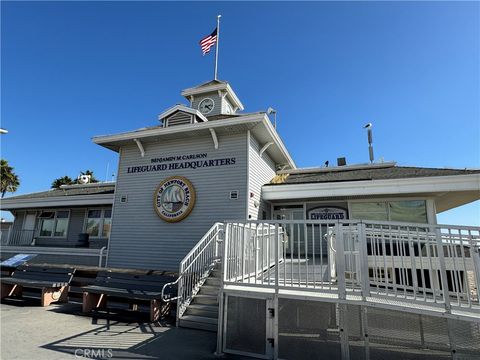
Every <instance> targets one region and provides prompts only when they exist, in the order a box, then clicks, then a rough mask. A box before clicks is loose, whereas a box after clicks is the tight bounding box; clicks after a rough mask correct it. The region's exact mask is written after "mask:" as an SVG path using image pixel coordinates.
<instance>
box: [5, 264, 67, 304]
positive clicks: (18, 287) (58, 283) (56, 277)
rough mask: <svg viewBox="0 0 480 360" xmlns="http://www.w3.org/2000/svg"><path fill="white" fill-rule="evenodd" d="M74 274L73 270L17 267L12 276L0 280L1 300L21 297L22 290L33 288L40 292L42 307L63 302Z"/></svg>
mask: <svg viewBox="0 0 480 360" xmlns="http://www.w3.org/2000/svg"><path fill="white" fill-rule="evenodd" d="M74 272H75V269H73V268H63V269H62V268H45V267H39V266H19V267H18V268H17V269H15V271H14V273H13V274H12V276H10V277H7V278H2V279H1V283H2V288H1V298H2V300H3V299H4V298H6V297H10V296H16V297H21V296H22V293H23V288H33V289H41V290H42V298H41V303H42V306H48V305H50V304H51V303H52V302H65V301H67V298H68V286H69V284H70V281H71V280H72V277H73V274H74Z"/></svg>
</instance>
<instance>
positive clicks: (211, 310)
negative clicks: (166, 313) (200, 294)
mask: <svg viewBox="0 0 480 360" xmlns="http://www.w3.org/2000/svg"><path fill="white" fill-rule="evenodd" d="M185 314H186V315H195V316H203V317H208V318H213V319H216V318H218V306H215V305H200V304H190V305H189V306H188V308H187V311H186V312H185Z"/></svg>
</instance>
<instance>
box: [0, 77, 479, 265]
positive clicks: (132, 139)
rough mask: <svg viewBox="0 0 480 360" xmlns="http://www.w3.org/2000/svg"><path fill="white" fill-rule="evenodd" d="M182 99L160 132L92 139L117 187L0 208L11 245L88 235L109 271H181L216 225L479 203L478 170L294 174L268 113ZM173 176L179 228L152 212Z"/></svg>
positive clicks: (162, 119)
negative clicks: (181, 208) (113, 158)
mask: <svg viewBox="0 0 480 360" xmlns="http://www.w3.org/2000/svg"><path fill="white" fill-rule="evenodd" d="M182 95H183V96H184V97H185V98H186V99H187V101H188V102H189V106H186V105H175V106H173V107H171V108H169V109H168V110H166V111H165V112H163V113H162V114H161V115H159V124H158V125H156V126H152V127H146V128H142V129H138V130H135V131H131V132H127V133H121V134H114V135H106V136H96V137H94V138H93V141H94V142H95V143H96V144H98V145H100V146H103V147H105V148H107V149H110V150H112V151H115V152H118V154H119V167H118V175H117V181H116V188H115V185H114V184H111V183H105V184H103V183H102V184H88V185H71V186H62V188H61V189H58V190H50V191H46V192H40V193H35V194H28V195H21V196H14V197H10V198H6V199H4V200H3V201H2V209H3V210H10V211H12V213H13V214H14V215H15V223H14V225H13V228H12V233H11V235H10V242H9V243H8V245H31V244H32V243H33V239H35V242H34V244H35V245H36V246H42V247H72V246H76V245H77V244H78V240H79V236H80V234H83V233H88V234H89V235H90V247H91V248H101V247H103V246H107V239H109V240H108V266H112V267H130V268H149V269H161V270H177V269H178V265H179V262H180V260H181V259H182V258H183V257H184V256H185V255H186V254H187V253H188V252H189V251H190V249H191V248H192V247H193V246H194V245H195V244H196V243H197V242H198V241H199V240H200V239H201V237H202V236H203V235H204V234H205V233H206V232H207V230H208V229H209V228H210V227H211V226H212V224H214V223H215V222H218V221H224V220H229V219H247V220H257V219H289V220H294V219H295V220H300V219H329V218H330V217H329V216H337V218H338V219H351V218H354V219H369V220H392V221H407V222H419V223H432V224H434V223H436V214H437V213H438V212H441V211H445V210H448V209H451V208H454V207H457V206H460V205H462V204H465V203H468V202H471V201H474V200H477V199H479V198H480V197H479V192H478V190H479V176H480V175H479V174H480V172H479V171H478V170H455V169H428V168H413V167H400V166H396V165H395V163H375V164H363V165H345V166H337V167H327V168H318V169H314V168H312V169H296V166H295V163H294V161H293V159H292V158H291V156H290V154H289V153H288V150H287V149H286V147H285V145H284V143H283V142H282V140H281V138H280V136H279V134H278V133H277V131H276V129H275V128H274V127H273V126H272V123H271V121H270V120H269V118H268V116H267V114H266V113H265V112H257V113H242V112H241V111H242V110H243V109H244V106H243V104H242V102H241V101H240V99H239V98H238V97H237V95H236V93H235V92H234V91H233V89H232V88H231V86H230V85H229V83H227V82H224V81H219V80H213V81H210V82H207V83H205V84H202V85H200V86H197V87H193V88H190V89H186V90H184V91H182ZM169 177H182V178H184V179H186V180H187V181H189V183H190V186H192V191H194V197H195V198H194V200H193V201H192V206H191V209H189V210H188V211H189V214H188V216H182V219H181V221H178V220H179V218H178V216H177V217H176V218H172V219H169V221H165V220H162V215H161V214H159V212H158V210H159V209H158V207H156V206H154V198H155V197H156V196H157V195H158V191H157V190H158V186H159V184H160V183H161V182H162V181H163V180H164V179H167V178H169ZM114 188H115V193H114ZM193 202H194V204H193ZM112 204H114V205H113V209H112V208H111V206H112ZM155 208H156V210H155ZM112 212H113V213H112ZM182 214H183V212H182ZM330 214H332V215H330ZM184 215H186V214H184ZM110 224H111V233H110ZM16 250H17V249H15V251H16ZM5 254H6V253H5Z"/></svg>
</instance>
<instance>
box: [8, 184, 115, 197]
mask: <svg viewBox="0 0 480 360" xmlns="http://www.w3.org/2000/svg"><path fill="white" fill-rule="evenodd" d="M114 192H115V184H114V183H112V184H108V185H105V184H104V183H102V186H88V187H85V186H82V185H79V186H78V188H77V187H71V188H67V189H51V190H48V191H41V192H35V193H30V194H24V195H18V196H11V197H6V198H4V199H3V200H20V199H42V198H49V197H61V196H69V197H72V196H80V195H99V194H113V193H114Z"/></svg>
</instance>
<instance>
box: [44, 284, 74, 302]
mask: <svg viewBox="0 0 480 360" xmlns="http://www.w3.org/2000/svg"><path fill="white" fill-rule="evenodd" d="M67 298H68V287H67V286H62V287H61V288H43V289H42V306H48V305H50V304H51V303H52V302H57V301H58V302H65V301H66V300H67Z"/></svg>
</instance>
